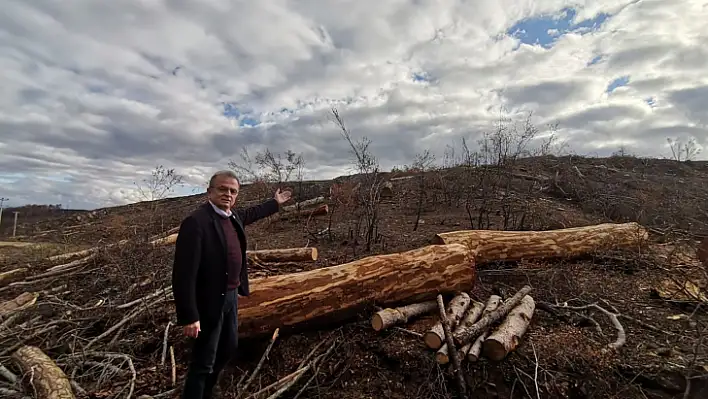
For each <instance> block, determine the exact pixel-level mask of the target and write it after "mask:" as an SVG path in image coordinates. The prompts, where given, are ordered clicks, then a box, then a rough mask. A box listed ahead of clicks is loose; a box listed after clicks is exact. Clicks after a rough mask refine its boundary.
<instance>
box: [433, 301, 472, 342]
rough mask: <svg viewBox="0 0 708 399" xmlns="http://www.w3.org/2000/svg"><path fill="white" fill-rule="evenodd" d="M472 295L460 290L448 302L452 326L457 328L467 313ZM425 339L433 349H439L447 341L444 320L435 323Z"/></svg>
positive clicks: (447, 310)
mask: <svg viewBox="0 0 708 399" xmlns="http://www.w3.org/2000/svg"><path fill="white" fill-rule="evenodd" d="M470 302H471V299H470V296H469V294H468V293H466V292H460V293H459V294H457V295H455V297H454V298H452V299H451V300H450V303H448V304H447V309H446V312H447V313H446V315H447V319H448V320H450V324H451V328H455V327H456V326H457V324H458V323H459V322H460V320H461V319H462V317H463V316H464V315H465V312H466V311H467V308H468V307H469V306H470ZM423 341H425V344H426V345H428V347H429V348H431V349H439V348H440V347H441V346H442V345H443V343H444V341H445V330H444V329H443V323H442V321H438V322H437V323H435V325H434V326H433V328H431V329H430V330H429V331H428V332H426V333H425V335H423Z"/></svg>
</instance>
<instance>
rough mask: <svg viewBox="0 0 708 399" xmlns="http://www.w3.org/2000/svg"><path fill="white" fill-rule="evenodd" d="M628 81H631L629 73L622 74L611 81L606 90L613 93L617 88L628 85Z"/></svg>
mask: <svg viewBox="0 0 708 399" xmlns="http://www.w3.org/2000/svg"><path fill="white" fill-rule="evenodd" d="M628 83H629V75H625V76H620V77H619V78H617V79H615V80H613V81H612V82H610V84H609V85H607V90H606V91H607V92H608V93H612V92H613V91H614V90H615V89H616V88H618V87H622V86H627V84H628Z"/></svg>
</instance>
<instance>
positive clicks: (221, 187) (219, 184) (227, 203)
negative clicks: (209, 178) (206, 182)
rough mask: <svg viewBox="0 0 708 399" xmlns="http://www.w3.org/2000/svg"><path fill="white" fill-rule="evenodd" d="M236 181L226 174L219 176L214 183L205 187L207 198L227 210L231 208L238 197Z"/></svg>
mask: <svg viewBox="0 0 708 399" xmlns="http://www.w3.org/2000/svg"><path fill="white" fill-rule="evenodd" d="M238 191H239V186H238V181H237V180H236V179H234V178H231V177H228V176H219V177H217V178H216V180H215V181H214V185H213V186H212V187H209V189H207V195H208V197H209V200H211V202H213V203H214V205H216V206H217V207H219V208H221V209H223V210H227V209H231V208H233V206H234V204H235V203H236V197H238Z"/></svg>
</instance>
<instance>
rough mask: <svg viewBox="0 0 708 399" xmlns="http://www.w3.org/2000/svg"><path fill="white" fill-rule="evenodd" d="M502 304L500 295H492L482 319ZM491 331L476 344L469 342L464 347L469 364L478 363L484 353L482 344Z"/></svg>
mask: <svg viewBox="0 0 708 399" xmlns="http://www.w3.org/2000/svg"><path fill="white" fill-rule="evenodd" d="M500 304H501V297H500V296H499V295H492V296H490V297H489V299H488V300H487V305H486V306H485V308H484V312H482V317H484V316H486V315H487V314H488V313H490V312H492V311H493V310H495V309H496V308H498V307H499V305H500ZM488 333H489V331H484V332H483V333H482V334H481V335H480V336H479V337H477V339H476V340H475V341H474V342H468V343H467V344H466V345H465V346H463V347H462V349H461V350H462V353H465V354H466V355H467V361H468V362H476V361H477V359H479V355H480V354H481V353H482V343H484V339H485V338H486V337H487V334H488Z"/></svg>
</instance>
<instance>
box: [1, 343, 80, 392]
mask: <svg viewBox="0 0 708 399" xmlns="http://www.w3.org/2000/svg"><path fill="white" fill-rule="evenodd" d="M12 360H13V361H14V362H15V363H17V365H18V366H19V367H20V369H22V374H23V375H27V376H31V377H32V385H33V387H34V390H35V392H36V393H37V399H74V392H73V391H72V390H71V384H70V382H69V379H68V378H67V377H66V374H64V372H63V371H62V369H60V368H59V366H57V365H56V363H54V361H53V360H52V359H51V358H49V356H47V355H46V354H44V352H42V350H41V349H39V348H37V347H36V346H22V347H20V348H19V349H18V350H17V351H15V353H13V355H12Z"/></svg>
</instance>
